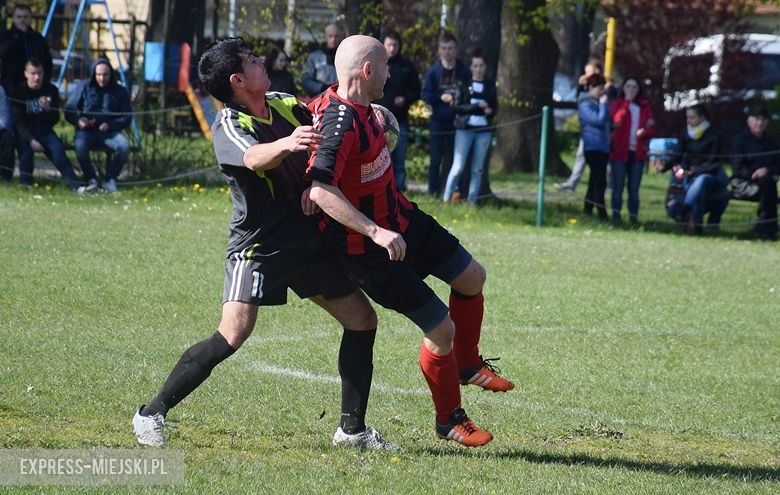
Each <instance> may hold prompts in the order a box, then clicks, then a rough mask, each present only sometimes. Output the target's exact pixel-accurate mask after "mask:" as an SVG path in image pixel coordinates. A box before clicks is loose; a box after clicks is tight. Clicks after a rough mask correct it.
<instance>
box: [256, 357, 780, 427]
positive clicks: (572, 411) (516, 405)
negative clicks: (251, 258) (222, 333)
mask: <svg viewBox="0 0 780 495" xmlns="http://www.w3.org/2000/svg"><path fill="white" fill-rule="evenodd" d="M248 368H249V370H251V371H255V372H258V373H266V374H269V375H276V376H285V377H290V378H295V379H299V380H306V381H311V382H317V383H332V384H336V385H338V384H340V383H341V378H339V377H338V376H334V375H322V374H319V373H312V372H310V371H304V370H298V369H293V368H284V367H281V366H275V365H272V364H267V363H257V362H256V363H250V364H249V366H248ZM371 390H372V391H378V392H385V393H390V394H399V395H430V391H429V390H428V389H427V388H422V387H411V388H403V387H394V386H392V385H385V384H382V383H376V382H374V384H373V385H372V386H371ZM492 395H493V394H490V395H489V396H488V398H487V400H492V399H496V400H500V399H499V398H495V397H492ZM503 405H504V406H506V407H510V408H512V409H525V410H533V411H539V412H542V413H544V412H552V411H557V412H562V413H564V414H568V415H569V416H574V417H581V418H587V419H589V420H590V421H599V420H605V421H608V422H611V423H614V424H618V425H623V426H634V427H637V426H639V427H644V428H650V429H653V430H660V431H666V432H668V433H675V432H676V430H675V429H674V428H671V429H670V428H669V425H664V424H661V423H658V422H654V421H646V420H632V421H629V420H627V419H626V418H622V417H620V416H616V415H609V414H605V413H603V412H602V413H598V412H594V411H592V410H590V409H587V408H584V407H565V406H550V405H549V404H546V403H541V402H533V401H527V400H523V398H522V397H515V398H514V400H510V401H503ZM695 430H697V431H700V432H703V433H709V434H712V435H716V436H721V437H727V438H738V439H744V440H764V441H767V440H773V439H774V438H775V437H774V436H767V435H762V434H750V435H745V434H744V433H742V434H740V433H736V432H733V431H728V430H724V429H722V428H706V427H699V428H695Z"/></svg>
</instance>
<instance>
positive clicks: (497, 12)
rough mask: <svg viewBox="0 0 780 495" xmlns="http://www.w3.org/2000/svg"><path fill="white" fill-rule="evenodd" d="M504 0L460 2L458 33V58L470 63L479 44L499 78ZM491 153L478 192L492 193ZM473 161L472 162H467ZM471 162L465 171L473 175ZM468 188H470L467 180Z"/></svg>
mask: <svg viewBox="0 0 780 495" xmlns="http://www.w3.org/2000/svg"><path fill="white" fill-rule="evenodd" d="M503 3H504V2H503V0H463V1H461V3H460V10H459V11H458V19H457V24H456V29H457V37H458V41H459V43H458V58H460V59H461V60H463V61H464V62H466V63H468V60H469V55H470V54H471V52H473V51H474V49H475V48H479V49H480V51H481V52H482V54H483V55H484V56H485V62H486V63H487V77H488V79H492V80H494V81H495V80H496V74H497V73H498V51H499V48H500V46H501V6H502V4H503ZM491 155H493V154H492V153H489V154H488V156H487V157H486V161H487V163H486V166H485V167H484V168H483V171H482V183H481V185H480V189H479V196H480V197H486V196H492V195H493V192H492V191H491V189H490V174H489V172H490V162H491ZM468 163H471V162H468ZM470 169H471V167H470V166H469V167H468V168H467V170H466V171H465V172H464V173H463V176H464V177H465V178H466V179H468V177H470V175H469V174H470ZM465 182H466V190H468V180H465Z"/></svg>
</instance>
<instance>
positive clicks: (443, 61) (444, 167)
mask: <svg viewBox="0 0 780 495" xmlns="http://www.w3.org/2000/svg"><path fill="white" fill-rule="evenodd" d="M457 51H458V41H457V39H456V38H455V36H453V35H452V34H451V33H448V32H446V31H445V32H443V33H442V34H441V35H440V36H439V60H437V61H436V62H434V63H433V65H431V66H430V67H429V68H428V70H427V71H426V72H425V77H424V78H423V87H422V98H423V100H425V102H426V103H428V104H429V105H430V106H431V109H432V111H431V120H430V122H429V124H428V129H430V132H431V135H430V139H429V146H428V153H429V156H430V159H431V161H430V163H429V165H428V194H431V195H434V196H438V195H440V194H441V193H442V189H443V187H442V183H443V182H444V181H445V180H446V179H447V176H448V175H449V173H450V167H451V166H452V150H453V144H454V139H455V127H453V120H454V119H455V110H454V109H453V105H454V104H455V102H456V101H458V99H459V98H458V96H459V95H458V93H459V91H460V87H461V84H463V85H465V84H468V82H469V79H471V72H470V71H469V68H468V67H466V64H464V63H463V62H461V61H460V60H458V59H457V58H456V54H457Z"/></svg>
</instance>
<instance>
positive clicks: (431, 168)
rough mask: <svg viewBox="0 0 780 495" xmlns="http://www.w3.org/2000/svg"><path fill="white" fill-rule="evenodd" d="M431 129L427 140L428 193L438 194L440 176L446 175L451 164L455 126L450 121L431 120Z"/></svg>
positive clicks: (440, 181) (439, 190)
mask: <svg viewBox="0 0 780 495" xmlns="http://www.w3.org/2000/svg"><path fill="white" fill-rule="evenodd" d="M428 129H429V130H430V131H431V135H430V138H429V140H428V155H429V156H430V159H431V161H430V163H429V164H428V194H432V195H434V196H438V195H439V193H440V192H441V183H442V180H441V178H442V177H447V176H448V175H449V173H450V167H451V166H452V146H453V141H454V134H455V132H454V131H455V128H454V127H452V123H444V122H438V121H436V120H431V121H430V123H429V124H428Z"/></svg>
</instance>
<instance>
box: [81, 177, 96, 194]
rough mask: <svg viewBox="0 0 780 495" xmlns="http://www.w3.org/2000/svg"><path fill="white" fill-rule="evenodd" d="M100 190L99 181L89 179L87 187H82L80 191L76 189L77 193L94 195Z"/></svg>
mask: <svg viewBox="0 0 780 495" xmlns="http://www.w3.org/2000/svg"><path fill="white" fill-rule="evenodd" d="M97 190H98V181H97V179H89V182H88V183H87V185H86V186H80V187H79V188H78V189H76V192H78V193H79V194H89V193H93V192H95V191H97Z"/></svg>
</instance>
